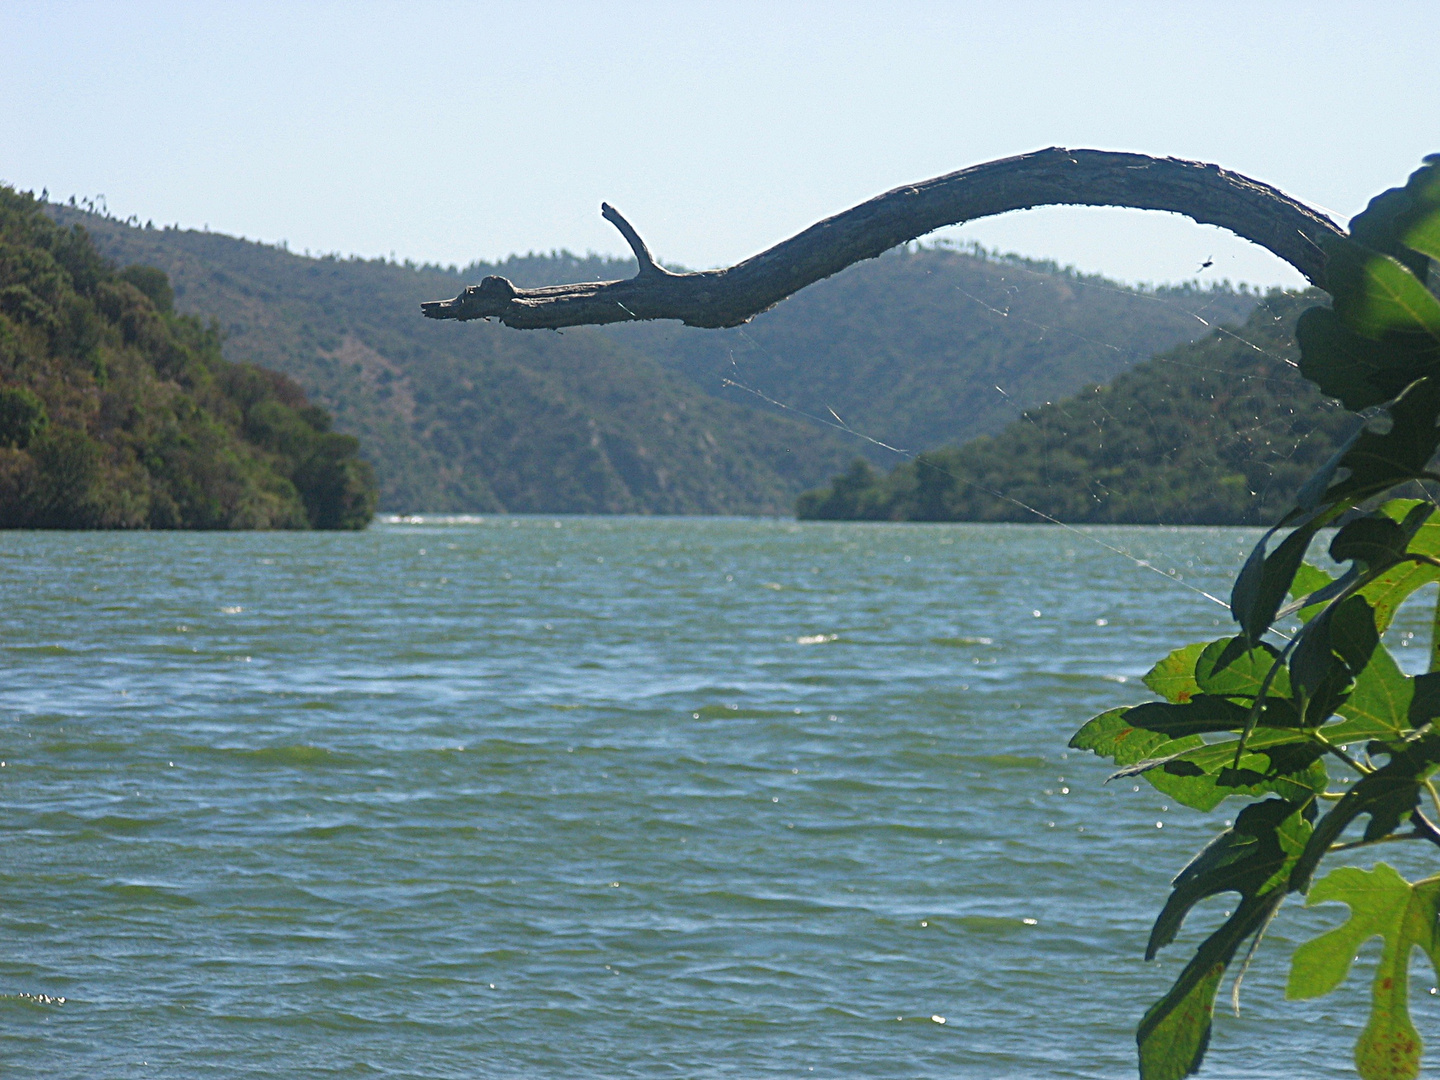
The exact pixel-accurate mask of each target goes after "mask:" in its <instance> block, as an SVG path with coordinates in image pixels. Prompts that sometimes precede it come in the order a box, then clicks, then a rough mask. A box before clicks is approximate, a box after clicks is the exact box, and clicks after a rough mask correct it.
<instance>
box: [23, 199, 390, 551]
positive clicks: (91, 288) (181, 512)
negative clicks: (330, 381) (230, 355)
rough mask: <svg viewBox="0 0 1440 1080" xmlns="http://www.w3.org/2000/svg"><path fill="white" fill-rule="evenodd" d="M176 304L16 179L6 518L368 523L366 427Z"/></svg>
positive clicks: (27, 524)
mask: <svg viewBox="0 0 1440 1080" xmlns="http://www.w3.org/2000/svg"><path fill="white" fill-rule="evenodd" d="M173 306H174V294H173V292H172V291H171V287H170V282H169V279H168V278H167V277H166V275H165V274H164V273H163V272H161V271H159V270H156V269H154V268H152V267H147V266H130V267H126V268H125V269H124V270H122V271H118V272H117V271H116V270H114V268H113V267H112V266H111V265H110V264H109V263H107V262H106V261H105V260H104V259H102V258H101V256H100V255H99V254H98V253H97V252H96V250H95V248H94V247H93V246H92V244H91V243H90V240H89V238H88V236H87V235H86V234H85V231H84V230H83V229H80V228H78V227H76V228H71V229H63V228H61V227H59V226H58V225H56V224H55V223H53V222H52V221H51V220H50V219H49V218H48V217H47V216H46V215H45V214H44V213H42V212H41V208H40V207H39V205H38V204H37V203H36V202H35V201H34V200H33V199H32V198H31V197H30V196H28V195H21V194H18V193H16V192H15V191H13V190H12V189H10V188H4V187H0V528H183V529H243V528H307V527H310V528H320V529H359V528H364V526H365V525H366V524H367V523H368V522H369V520H370V518H371V516H372V514H373V513H374V509H375V497H376V489H375V482H374V479H373V477H372V475H371V471H370V467H369V465H367V464H366V463H365V462H363V461H361V460H360V458H359V457H358V455H357V451H358V448H359V443H358V441H357V440H356V439H355V438H354V437H352V436H350V435H342V434H338V433H336V432H333V431H331V430H330V417H329V416H328V415H327V414H326V413H325V412H324V410H322V409H319V408H317V407H316V406H313V405H311V404H309V402H307V401H306V398H305V395H304V393H303V392H302V391H301V390H300V387H299V386H298V385H296V384H295V383H294V382H292V381H291V380H290V379H288V378H286V377H285V376H283V375H280V374H278V373H276V372H273V371H267V370H265V369H263V368H259V367H254V366H251V365H248V364H232V363H228V362H227V361H225V360H224V359H222V358H221V355H220V334H219V331H218V329H217V328H215V327H214V326H205V325H203V324H202V323H201V322H200V321H199V320H197V319H195V318H193V317H190V316H184V315H177V314H175V312H174V310H173Z"/></svg>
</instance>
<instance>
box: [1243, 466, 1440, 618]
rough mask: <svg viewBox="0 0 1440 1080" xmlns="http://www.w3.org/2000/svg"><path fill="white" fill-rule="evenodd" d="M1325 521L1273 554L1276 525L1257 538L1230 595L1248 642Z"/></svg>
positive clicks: (1314, 522) (1320, 518)
mask: <svg viewBox="0 0 1440 1080" xmlns="http://www.w3.org/2000/svg"><path fill="white" fill-rule="evenodd" d="M1357 445H1358V440H1357ZM1427 460H1428V459H1427ZM1328 520H1329V517H1328V516H1327V515H1325V514H1317V515H1312V517H1311V518H1310V519H1309V520H1307V521H1306V522H1305V524H1303V525H1300V526H1299V527H1298V528H1296V529H1294V530H1293V531H1292V532H1291V533H1290V535H1289V536H1287V537H1286V538H1285V539H1284V540H1283V541H1282V542H1281V544H1280V546H1279V547H1277V548H1276V549H1275V552H1274V554H1271V555H1267V554H1266V550H1267V547H1268V545H1269V542H1270V538H1271V537H1272V536H1274V535H1275V533H1276V531H1278V528H1279V526H1276V528H1274V529H1271V530H1270V531H1269V532H1267V533H1266V534H1265V535H1264V536H1262V537H1261V538H1260V542H1259V543H1258V544H1256V545H1255V550H1254V551H1252V552H1251V553H1250V557H1249V558H1248V559H1246V560H1245V565H1244V566H1243V567H1242V568H1241V570H1240V575H1239V576H1238V577H1237V578H1236V579H1235V587H1234V588H1233V589H1232V590H1231V592H1230V614H1231V615H1232V616H1233V617H1234V619H1235V621H1236V622H1238V623H1239V624H1240V627H1241V629H1242V630H1244V631H1245V636H1246V637H1248V638H1249V639H1250V640H1251V641H1259V640H1260V638H1261V636H1262V635H1264V633H1265V631H1266V630H1268V629H1269V628H1270V624H1271V622H1273V621H1274V619H1275V613H1276V612H1277V611H1279V610H1280V604H1281V603H1282V602H1283V601H1284V599H1285V597H1286V595H1287V594H1288V593H1289V591H1290V585H1291V583H1292V582H1293V581H1294V580H1295V575H1296V573H1298V572H1299V569H1300V564H1301V563H1302V562H1303V561H1304V559H1305V552H1306V551H1307V550H1309V547H1310V541H1311V540H1312V539H1313V538H1314V536H1315V533H1316V531H1317V530H1318V529H1319V528H1320V527H1321V526H1322V525H1323V524H1325V523H1326V522H1327V521H1328Z"/></svg>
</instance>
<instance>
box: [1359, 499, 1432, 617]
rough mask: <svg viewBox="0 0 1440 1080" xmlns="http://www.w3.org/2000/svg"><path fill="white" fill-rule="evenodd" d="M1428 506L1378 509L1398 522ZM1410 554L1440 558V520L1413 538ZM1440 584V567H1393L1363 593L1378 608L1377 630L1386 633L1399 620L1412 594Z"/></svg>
mask: <svg viewBox="0 0 1440 1080" xmlns="http://www.w3.org/2000/svg"><path fill="white" fill-rule="evenodd" d="M1420 505H1426V504H1424V503H1423V502H1422V500H1420V499H1391V500H1390V501H1389V502H1387V503H1385V504H1384V505H1383V506H1381V507H1380V508H1379V510H1378V512H1379V513H1382V514H1385V515H1386V516H1387V517H1390V518H1392V519H1393V520H1395V521H1403V520H1404V519H1405V517H1406V516H1407V515H1408V514H1410V513H1412V512H1413V510H1414V508H1415V507H1416V506H1420ZM1406 550H1407V551H1410V552H1413V553H1415V554H1418V555H1434V556H1437V557H1440V520H1433V519H1431V520H1427V521H1426V522H1425V523H1424V524H1423V525H1422V526H1421V527H1420V528H1419V529H1418V530H1416V533H1415V535H1414V536H1413V537H1412V538H1411V540H1410V543H1409V545H1408V546H1407V548H1406ZM1434 581H1440V567H1434V566H1427V565H1425V564H1424V563H1412V562H1406V563H1399V564H1397V565H1395V566H1392V567H1391V568H1390V569H1389V570H1387V571H1385V573H1383V574H1381V575H1380V576H1379V577H1378V578H1376V579H1375V580H1374V581H1372V582H1370V584H1368V585H1366V586H1365V587H1364V588H1363V589H1361V590H1360V595H1361V596H1363V597H1365V598H1366V599H1367V600H1369V601H1370V604H1371V606H1372V607H1373V608H1374V609H1375V629H1376V630H1378V631H1379V632H1380V633H1382V634H1383V633H1384V632H1385V631H1386V630H1387V629H1388V628H1389V626H1390V623H1391V621H1392V620H1393V619H1394V618H1395V612H1396V611H1397V610H1398V609H1399V607H1400V605H1401V604H1402V603H1404V602H1405V600H1406V599H1408V598H1409V597H1410V595H1411V594H1412V593H1414V592H1416V591H1417V590H1418V589H1421V588H1423V587H1424V586H1426V585H1429V584H1430V583H1431V582H1434Z"/></svg>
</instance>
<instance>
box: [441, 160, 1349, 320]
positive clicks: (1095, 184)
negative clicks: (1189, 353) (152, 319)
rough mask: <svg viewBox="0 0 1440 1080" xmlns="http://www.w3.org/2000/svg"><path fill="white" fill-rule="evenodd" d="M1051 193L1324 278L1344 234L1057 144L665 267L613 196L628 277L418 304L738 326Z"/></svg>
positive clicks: (1214, 183) (1264, 197)
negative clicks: (696, 266)
mask: <svg viewBox="0 0 1440 1080" xmlns="http://www.w3.org/2000/svg"><path fill="white" fill-rule="evenodd" d="M1058 204H1065V205H1078V206H1121V207H1131V208H1134V209H1139V210H1168V211H1170V212H1172V213H1176V214H1184V215H1185V216H1186V217H1189V218H1193V219H1194V220H1195V221H1198V222H1200V223H1202V224H1206V225H1219V226H1220V227H1221V228H1224V229H1228V230H1230V231H1231V232H1233V233H1235V234H1236V235H1238V236H1242V237H1244V238H1245V239H1247V240H1250V241H1252V242H1253V243H1256V244H1259V245H1260V246H1261V247H1263V248H1267V249H1268V250H1270V251H1272V252H1274V253H1275V254H1276V255H1278V256H1279V257H1280V258H1282V259H1284V260H1285V261H1286V262H1288V263H1289V264H1290V265H1291V266H1293V267H1295V269H1297V270H1299V271H1300V273H1302V274H1304V275H1305V277H1306V278H1307V279H1309V280H1310V281H1311V282H1312V283H1313V284H1315V285H1317V286H1319V287H1320V288H1324V287H1325V255H1324V252H1323V251H1322V250H1321V241H1322V240H1323V239H1325V238H1326V237H1330V236H1343V235H1344V233H1343V232H1342V230H1341V229H1340V228H1339V227H1338V226H1337V225H1336V224H1335V223H1334V222H1332V221H1331V220H1330V219H1329V218H1328V217H1325V216H1324V215H1323V214H1320V213H1317V212H1316V211H1314V210H1311V209H1310V208H1309V207H1307V206H1304V205H1303V204H1301V203H1299V202H1297V201H1296V200H1295V199H1292V198H1290V197H1289V196H1288V195H1286V194H1285V193H1284V192H1281V191H1279V190H1277V189H1275V188H1273V187H1270V186H1269V185H1268V184H1262V183H1260V182H1259V181H1258V180H1251V179H1250V178H1248V177H1245V176H1241V175H1240V174H1239V173H1233V172H1228V171H1227V170H1225V169H1222V168H1220V167H1219V166H1217V165H1207V164H1205V163H1204V162H1198V161H1182V160H1180V159H1179V158H1154V157H1148V156H1146V155H1144V154H1120V153H1112V152H1109V151H1104V150H1065V149H1062V148H1059V147H1051V148H1050V149H1048V150H1037V151H1035V152H1034V153H1031V154H1021V155H1019V156H1018V157H1010V158H1002V159H1001V160H999V161H990V162H986V163H985V164H983V165H975V166H972V167H971V168H968V169H961V170H960V171H959V172H953V173H949V174H947V175H945V176H937V177H936V178H935V179H933V180H926V181H923V182H922V183H919V184H912V185H909V186H907V187H900V188H896V189H895V190H894V191H887V192H886V193H885V194H883V195H877V196H876V197H875V198H873V199H871V200H869V201H868V202H863V203H861V204H860V205H859V206H855V207H852V208H851V209H849V210H846V211H845V212H844V213H840V214H836V215H835V216H834V217H831V218H826V219H825V220H824V221H821V222H817V223H816V224H814V225H812V226H810V228H808V229H806V230H805V231H804V232H802V233H800V234H799V235H797V236H793V237H791V238H790V239H789V240H786V241H784V242H782V243H779V244H776V245H775V246H774V247H772V248H770V249H769V250H768V251H762V252H761V253H760V254H759V255H755V256H753V257H752V258H749V259H746V260H745V261H744V262H741V263H737V264H735V265H734V266H731V267H727V268H726V269H723V270H705V271H702V272H699V273H694V274H673V273H670V272H669V271H666V270H663V269H661V268H660V267H659V266H658V265H657V264H656V263H655V261H654V260H653V259H652V258H651V257H650V251H649V249H648V248H647V247H646V246H645V242H644V241H643V240H641V239H640V236H639V234H637V233H636V232H635V230H634V229H633V228H632V227H631V226H630V223H629V222H628V221H626V220H625V219H624V218H623V217H621V216H620V214H619V212H618V211H616V210H615V209H614V208H613V207H611V206H609V205H608V204H607V205H605V206H604V207H603V210H602V213H604V216H605V218H606V220H608V221H610V222H611V223H612V224H614V225H615V227H616V228H618V229H619V230H620V232H621V234H622V235H623V236H624V237H625V239H626V241H627V242H628V243H629V244H630V247H631V248H632V250H634V252H635V254H636V257H637V258H638V259H639V263H640V272H639V273H638V274H636V276H635V277H633V278H630V279H629V280H627V281H601V282H581V283H578V284H574V285H550V286H546V287H544V288H539V289H517V288H516V287H515V286H514V285H512V284H511V283H510V282H509V281H508V280H506V279H505V278H503V277H487V278H485V279H484V280H483V281H481V283H480V284H479V285H471V286H470V287H469V288H467V289H466V290H465V291H464V292H462V293H461V294H460V295H459V296H457V297H455V299H453V300H435V301H431V302H430V303H426V304H421V305H420V309H421V311H422V312H424V314H425V316H426V317H427V318H430V319H462V320H464V319H499V320H500V321H501V322H502V323H504V324H505V325H507V326H514V327H518V328H521V329H527V330H535V329H558V328H560V327H562V326H580V325H584V324H594V323H612V322H628V321H630V320H634V319H679V320H681V321H682V322H684V323H687V324H688V325H690V326H708V327H721V326H738V325H740V324H741V323H744V322H747V321H749V320H750V319H751V318H753V317H754V316H755V315H758V314H759V313H760V312H762V311H765V310H766V309H768V308H771V307H773V306H774V305H776V304H778V303H779V302H780V301H781V300H784V299H785V298H786V297H787V296H789V295H790V294H792V293H794V292H798V291H799V290H800V289H803V288H804V287H805V286H806V285H810V284H812V283H814V282H816V281H819V280H820V279H821V278H827V277H829V276H830V275H831V274H835V273H838V272H839V271H841V270H843V269H845V268H846V267H847V266H849V265H850V264H851V263H856V262H860V261H861V260H862V259H873V258H875V257H876V256H877V255H879V254H881V253H882V252H884V251H888V250H889V249H890V248H892V247H895V246H897V245H899V244H903V243H906V242H907V241H910V240H913V239H915V238H916V237H918V236H924V235H925V234H926V233H929V232H933V231H934V230H936V229H939V228H941V227H943V226H945V225H955V224H958V223H960V222H964V221H974V220H975V219H976V218H982V217H989V216H991V215H994V214H1004V213H1007V212H1008V211H1011V210H1026V209H1029V208H1031V207H1035V206H1052V205H1058Z"/></svg>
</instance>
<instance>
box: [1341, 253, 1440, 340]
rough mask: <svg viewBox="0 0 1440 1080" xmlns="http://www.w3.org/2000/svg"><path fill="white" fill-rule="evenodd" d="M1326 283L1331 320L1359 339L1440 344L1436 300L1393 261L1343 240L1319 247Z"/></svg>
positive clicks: (1439, 308)
mask: <svg viewBox="0 0 1440 1080" xmlns="http://www.w3.org/2000/svg"><path fill="white" fill-rule="evenodd" d="M1324 246H1325V254H1326V256H1327V259H1328V261H1327V262H1326V264H1325V281H1326V286H1327V288H1328V289H1329V291H1330V295H1331V296H1333V297H1334V298H1335V300H1334V307H1335V314H1337V315H1338V316H1340V318H1341V319H1342V320H1343V321H1344V322H1345V324H1346V325H1347V326H1348V327H1350V329H1352V330H1354V331H1355V332H1356V333H1358V334H1363V335H1365V336H1366V337H1369V338H1376V339H1379V338H1382V337H1384V336H1385V335H1386V334H1413V335H1416V336H1423V337H1425V338H1429V339H1430V340H1432V341H1437V342H1440V300H1437V299H1436V298H1435V294H1434V293H1432V292H1431V291H1430V290H1429V289H1427V288H1426V287H1425V285H1424V283H1423V282H1421V280H1420V279H1419V278H1418V277H1416V276H1415V275H1414V273H1412V272H1411V270H1410V268H1409V267H1408V266H1406V265H1405V264H1404V263H1402V262H1401V261H1400V260H1399V259H1397V258H1395V257H1394V256H1393V255H1385V254H1383V253H1381V252H1379V251H1375V250H1374V249H1373V248H1368V247H1365V246H1364V245H1363V244H1359V243H1356V242H1355V241H1354V240H1351V239H1349V238H1348V237H1333V238H1330V239H1327V240H1326V241H1325V243H1324Z"/></svg>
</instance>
